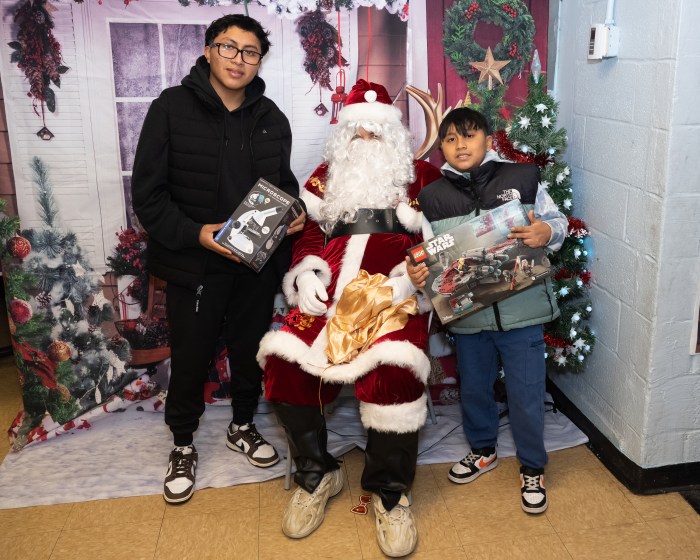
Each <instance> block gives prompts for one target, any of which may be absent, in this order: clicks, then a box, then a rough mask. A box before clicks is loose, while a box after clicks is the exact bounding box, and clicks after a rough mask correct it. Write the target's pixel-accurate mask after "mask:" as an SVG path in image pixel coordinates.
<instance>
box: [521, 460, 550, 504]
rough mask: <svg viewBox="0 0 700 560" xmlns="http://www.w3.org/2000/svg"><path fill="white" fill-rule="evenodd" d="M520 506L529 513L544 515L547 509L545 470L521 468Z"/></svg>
mask: <svg viewBox="0 0 700 560" xmlns="http://www.w3.org/2000/svg"><path fill="white" fill-rule="evenodd" d="M520 494H521V496H522V498H521V500H520V505H522V507H523V511H525V512H527V513H542V512H543V511H544V510H546V509H547V491H546V490H545V488H544V469H531V468H529V467H520Z"/></svg>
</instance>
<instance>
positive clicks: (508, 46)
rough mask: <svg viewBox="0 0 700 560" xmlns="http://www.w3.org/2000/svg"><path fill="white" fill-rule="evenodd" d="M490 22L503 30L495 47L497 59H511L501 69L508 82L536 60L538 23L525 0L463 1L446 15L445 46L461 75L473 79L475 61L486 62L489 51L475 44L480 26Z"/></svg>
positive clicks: (443, 38)
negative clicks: (534, 48) (480, 23)
mask: <svg viewBox="0 0 700 560" xmlns="http://www.w3.org/2000/svg"><path fill="white" fill-rule="evenodd" d="M480 21H487V22H489V23H493V24H495V25H498V26H500V27H502V28H503V38H502V39H501V42H500V43H498V45H496V47H492V48H491V50H492V52H493V57H494V58H495V59H496V60H510V64H508V65H507V66H505V67H504V68H503V69H502V70H501V77H502V78H503V81H504V82H508V81H509V80H510V79H511V78H512V77H513V76H515V75H516V74H519V73H520V72H521V71H522V69H523V67H524V66H525V63H526V62H528V61H529V60H530V59H531V58H532V46H533V42H534V38H535V22H534V20H533V19H532V15H531V14H530V11H529V10H528V9H527V6H526V5H525V4H524V2H522V0H459V1H458V2H456V3H455V4H454V5H453V6H452V7H451V8H450V9H449V10H447V11H446V12H445V22H444V24H443V35H442V46H443V47H444V49H445V54H446V55H447V56H449V57H450V61H451V62H452V66H454V69H455V70H456V72H457V74H459V75H460V76H462V78H464V79H465V80H469V78H470V75H472V76H471V77H473V73H474V72H475V70H474V69H473V68H472V65H471V62H474V61H480V60H484V58H486V49H484V48H482V47H480V46H479V45H478V44H477V43H476V42H475V41H474V30H475V29H476V25H477V23H479V22H480Z"/></svg>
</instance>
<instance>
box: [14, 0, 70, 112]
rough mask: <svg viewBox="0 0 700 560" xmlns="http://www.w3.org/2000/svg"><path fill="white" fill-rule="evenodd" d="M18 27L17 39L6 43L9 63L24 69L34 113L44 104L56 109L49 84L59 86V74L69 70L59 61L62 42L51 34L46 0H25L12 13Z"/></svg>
mask: <svg viewBox="0 0 700 560" xmlns="http://www.w3.org/2000/svg"><path fill="white" fill-rule="evenodd" d="M14 20H15V24H17V26H18V32H17V39H18V40H17V41H12V42H11V43H9V46H10V47H11V48H12V49H13V51H14V52H13V53H12V55H11V56H10V62H12V63H16V64H17V67H18V68H19V69H20V70H22V71H23V72H24V75H25V77H26V78H27V81H28V82H29V95H30V96H31V97H32V98H33V99H34V100H33V104H34V112H35V113H36V114H37V115H38V114H39V111H38V110H37V106H38V105H41V113H42V115H41V116H42V118H43V113H44V105H46V108H47V109H48V110H49V111H51V112H52V113H53V112H54V111H55V110H56V95H55V93H54V91H53V90H52V89H51V83H53V84H54V85H55V86H56V87H61V74H64V73H65V72H67V71H68V67H67V66H63V65H62V64H61V60H62V57H61V45H60V44H59V43H58V41H57V40H56V38H55V37H54V35H53V32H52V29H53V27H54V23H53V18H52V17H51V14H49V12H48V11H47V9H46V0H34V1H33V2H32V1H30V0H26V2H24V3H23V4H22V5H21V6H20V7H19V8H18V9H17V11H16V12H15V18H14Z"/></svg>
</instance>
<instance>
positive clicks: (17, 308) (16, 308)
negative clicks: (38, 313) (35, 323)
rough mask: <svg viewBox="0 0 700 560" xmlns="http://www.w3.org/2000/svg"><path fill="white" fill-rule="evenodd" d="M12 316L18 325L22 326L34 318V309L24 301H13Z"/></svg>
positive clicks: (11, 303) (11, 306)
mask: <svg viewBox="0 0 700 560" xmlns="http://www.w3.org/2000/svg"><path fill="white" fill-rule="evenodd" d="M10 316H11V317H12V320H13V321H14V322H15V324H17V325H22V324H24V323H26V322H27V321H29V319H31V318H32V307H31V306H30V305H29V303H28V302H26V301H24V300H23V299H17V298H15V299H13V300H12V301H11V302H10Z"/></svg>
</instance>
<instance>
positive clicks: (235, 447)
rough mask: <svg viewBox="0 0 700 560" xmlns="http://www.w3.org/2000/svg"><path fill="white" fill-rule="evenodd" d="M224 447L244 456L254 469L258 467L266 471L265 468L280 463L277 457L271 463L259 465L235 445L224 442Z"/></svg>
mask: <svg viewBox="0 0 700 560" xmlns="http://www.w3.org/2000/svg"><path fill="white" fill-rule="evenodd" d="M226 447H228V448H229V449H230V450H231V451H236V452H238V453H243V455H245V457H246V459H248V462H249V463H250V464H251V465H253V466H255V467H260V468H261V469H266V468H267V467H271V466H272V465H276V464H277V463H279V462H280V458H279V455H278V456H277V458H276V459H275V460H274V461H272V462H271V463H259V462H258V461H256V460H255V459H253V458H251V457H250V455H248V454H247V453H246V452H245V451H243V450H242V449H241V448H240V447H237V446H236V444H235V443H231V442H230V441H228V440H226Z"/></svg>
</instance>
